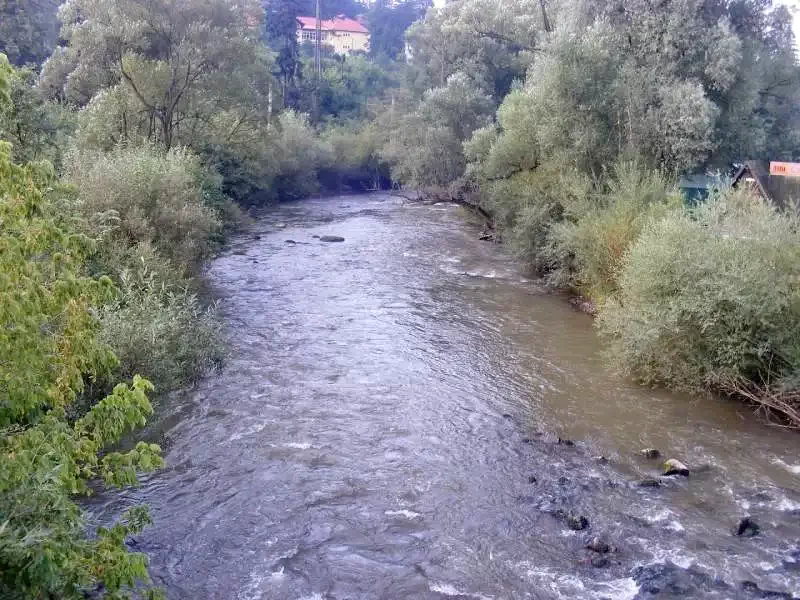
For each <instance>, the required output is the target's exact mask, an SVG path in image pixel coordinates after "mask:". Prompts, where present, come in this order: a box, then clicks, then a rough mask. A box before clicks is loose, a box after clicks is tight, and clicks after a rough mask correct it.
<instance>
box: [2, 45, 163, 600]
mask: <svg viewBox="0 0 800 600" xmlns="http://www.w3.org/2000/svg"><path fill="white" fill-rule="evenodd" d="M4 60H5V57H4V56H3V55H2V54H0V103H1V102H2V91H3V79H4V73H3V64H2V63H3V61H4ZM9 157H10V146H9V145H8V144H7V143H5V142H0V223H2V225H3V226H2V230H0V456H2V460H0V523H1V524H2V525H0V531H1V532H2V535H0V597H2V598H7V599H9V600H17V599H18V600H23V599H27V598H64V599H66V600H79V599H81V598H85V597H87V596H90V595H92V594H93V593H94V592H95V591H97V590H103V592H104V594H105V595H106V596H108V597H114V598H128V597H130V596H132V590H134V589H136V590H137V596H138V595H139V592H141V595H142V596H145V597H153V596H154V594H153V593H151V592H152V590H150V591H149V592H148V591H147V590H145V589H143V586H142V584H146V583H148V582H149V577H148V573H147V557H146V556H145V555H143V554H136V553H130V552H129V551H128V549H127V547H126V545H125V538H126V537H128V536H130V535H134V534H136V533H139V532H140V531H141V530H142V528H143V527H144V526H145V525H147V524H148V523H149V516H148V515H147V511H146V509H145V508H144V507H141V506H137V507H134V508H132V509H131V510H129V511H127V512H126V514H125V515H123V517H122V519H121V520H120V521H119V522H118V523H116V524H115V525H113V526H112V527H111V528H98V530H97V531H96V532H95V535H93V536H91V537H89V536H87V527H86V520H85V516H84V514H83V511H82V510H81V508H80V506H79V505H78V504H77V503H76V502H75V500H74V496H76V495H89V494H91V493H92V490H93V489H94V488H95V485H96V482H97V480H102V481H103V482H104V483H105V485H106V486H109V487H112V486H114V487H122V486H128V485H133V484H135V483H136V479H137V478H136V473H137V471H139V470H144V471H146V470H153V469H155V468H158V467H160V466H162V464H163V461H162V460H161V458H160V455H159V454H160V450H159V448H158V447H157V446H155V445H152V444H147V443H144V442H139V443H138V444H137V445H136V447H135V449H133V450H131V451H130V452H126V453H121V452H116V451H114V446H116V444H117V443H118V442H119V440H120V438H121V437H122V436H123V435H125V434H127V433H128V432H130V431H132V430H134V429H137V428H139V427H141V426H142V425H144V424H145V420H146V419H147V418H148V417H149V416H150V415H151V414H152V407H151V405H150V402H149V400H148V398H147V392H149V391H150V389H151V386H150V384H149V383H148V382H147V381H146V380H144V379H141V378H140V377H138V376H136V377H134V378H133V384H132V386H128V385H125V384H119V385H117V386H115V387H114V389H113V391H112V393H111V394H110V395H109V396H108V397H107V398H104V399H102V400H100V401H99V402H98V403H97V404H95V405H94V406H92V407H91V408H90V409H89V410H88V411H86V412H82V413H80V414H79V415H76V417H75V418H72V419H68V418H67V414H68V411H70V410H71V409H72V405H73V403H74V401H75V399H76V398H77V397H78V396H79V395H80V394H81V392H82V391H83V390H84V385H85V382H86V381H87V380H91V379H93V378H96V377H98V376H102V375H105V374H107V373H108V371H109V369H111V368H112V367H113V365H114V363H115V358H114V355H113V354H112V353H111V351H110V350H109V348H108V347H107V346H106V345H105V344H103V343H102V342H101V341H100V340H99V335H98V334H99V323H98V321H97V318H96V313H97V310H98V309H99V308H100V306H102V304H103V303H104V302H105V301H106V300H107V299H108V297H109V295H111V294H113V286H112V284H111V282H110V281H109V280H108V278H104V279H92V278H89V277H86V276H85V265H84V261H85V259H86V257H87V255H88V254H89V253H90V252H91V251H92V246H93V244H92V243H91V240H89V239H88V238H87V237H86V236H81V235H78V234H77V233H76V232H75V231H74V230H72V229H71V228H70V227H69V220H68V219H67V218H65V217H64V216H63V215H60V214H59V213H58V211H57V210H55V207H54V205H53V204H52V203H51V202H50V199H49V198H48V197H47V195H46V194H45V193H44V192H45V190H47V189H48V188H51V187H52V186H53V184H54V181H53V174H52V168H50V169H49V171H48V170H45V169H41V168H38V167H33V166H26V167H20V166H18V165H15V164H13V163H11V161H10V160H9ZM129 592H131V593H129Z"/></svg>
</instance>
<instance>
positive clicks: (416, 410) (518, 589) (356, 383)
mask: <svg viewBox="0 0 800 600" xmlns="http://www.w3.org/2000/svg"><path fill="white" fill-rule="evenodd" d="M323 235H339V236H343V237H345V238H346V240H345V241H344V242H342V243H324V242H322V241H320V240H319V239H318V238H317V237H314V236H323ZM287 240H292V241H293V242H295V243H291V242H287ZM208 277H209V281H210V283H211V285H212V286H213V287H214V289H215V290H216V292H217V293H218V295H219V297H220V299H221V308H222V311H223V314H224V316H225V319H226V322H227V324H228V328H229V335H230V340H231V346H232V349H231V357H230V360H229V361H228V362H227V364H226V365H225V367H224V368H223V369H222V371H221V372H219V373H216V374H212V375H210V376H209V377H208V378H207V380H206V381H204V382H203V383H201V384H200V385H199V386H197V387H196V388H195V389H193V390H190V391H189V392H187V393H185V394H183V395H180V396H178V397H176V398H174V399H173V401H172V403H171V404H170V405H169V406H166V407H163V410H165V411H166V414H165V416H164V417H163V419H162V423H161V428H162V430H163V434H162V436H161V437H162V440H161V441H162V443H163V445H164V447H165V452H166V459H167V462H168V465H169V466H168V468H167V469H166V470H164V471H162V472H160V473H158V474H155V475H153V476H150V477H149V478H148V479H146V480H145V482H144V484H143V486H142V487H141V488H139V489H137V490H131V491H126V492H125V493H124V494H122V495H117V496H114V497H106V498H103V499H101V500H100V501H99V502H98V503H97V504H95V505H94V509H95V510H96V511H97V512H98V513H102V514H105V515H109V514H112V513H116V512H118V511H119V510H120V509H121V508H124V506H125V505H129V504H132V503H135V502H140V501H145V502H147V503H149V504H150V506H151V509H152V514H153V517H154V519H155V521H156V525H155V526H154V527H153V528H151V529H149V530H148V531H147V532H146V533H145V534H143V535H142V536H141V537H139V538H138V539H137V540H135V542H134V545H135V549H137V550H140V551H144V552H147V553H148V554H149V556H150V559H151V566H152V572H153V576H154V579H155V581H156V582H157V583H159V584H161V585H163V586H164V587H165V589H166V591H167V595H168V597H169V598H186V599H193V600H194V599H206V598H208V599H212V598H213V599H217V598H220V599H231V600H251V599H260V598H263V599H287V600H295V599H338V600H344V599H362V598H363V599H379V598H381V599H395V598H415V599H416V598H420V599H423V598H424V599H428V598H429V599H437V598H439V599H441V598H465V599H466V598H493V599H498V600H499V599H512V598H535V599H540V598H541V599H549V598H614V599H617V598H634V597H639V598H650V597H654V595H658V594H661V595H668V596H669V595H670V594H671V595H673V596H674V597H689V598H707V597H712V598H740V597H741V598H752V597H767V596H764V595H763V593H762V592H760V591H758V590H757V588H756V586H758V588H760V589H761V590H773V591H775V592H783V593H784V595H783V596H769V597H789V595H791V594H800V457H799V456H798V448H800V437H798V436H797V435H796V434H791V433H788V432H785V431H782V430H778V429H775V428H769V427H766V426H764V425H762V424H760V423H759V422H757V421H756V420H755V419H754V418H753V416H752V415H751V414H750V412H749V410H748V409H747V408H746V407H744V406H741V405H739V404H736V403H732V402H727V401H723V400H713V399H708V398H691V397H686V396H679V395H674V394H669V393H666V392H662V391H658V390H649V389H643V388H641V387H638V386H636V385H633V384H631V383H629V382H626V381H625V380H622V379H620V378H619V377H616V376H614V375H613V374H611V373H609V372H608V371H607V369H606V367H605V364H604V361H603V357H602V353H601V347H600V344H599V342H598V340H597V337H596V334H595V332H594V330H593V327H592V320H591V318H590V317H588V316H586V315H583V314H580V313H577V312H575V311H574V310H573V309H572V308H571V307H570V306H569V304H568V303H567V302H565V300H564V299H563V298H561V297H557V296H554V295H551V294H548V293H546V291H545V290H543V289H542V288H541V287H540V286H539V285H538V284H537V283H536V282H535V281H529V280H527V279H525V278H524V277H523V276H522V275H521V273H520V271H519V269H518V266H517V265H516V264H515V263H514V261H513V260H512V259H511V258H510V257H509V256H508V255H507V254H505V252H504V250H503V249H502V247H500V246H497V245H494V244H491V243H486V242H481V241H478V240H477V235H476V229H475V227H474V226H472V225H470V224H469V223H468V222H467V221H466V219H465V215H464V213H463V212H462V210H461V209H460V208H458V207H456V206H452V205H447V204H445V205H434V206H424V205H408V204H403V203H402V202H401V201H400V200H398V199H397V198H394V197H391V196H388V195H381V194H377V195H372V196H362V197H338V198H332V199H325V200H312V201H306V202H303V203H297V204H290V205H283V206H281V207H279V208H278V209H277V210H275V211H271V212H269V213H268V214H266V215H264V216H263V217H262V218H260V219H259V220H258V221H257V223H256V224H255V226H254V227H253V230H252V231H251V232H250V233H249V234H247V235H244V236H242V237H241V238H240V239H239V240H237V241H236V243H235V244H234V246H233V248H232V249H231V251H229V252H227V253H226V254H225V255H223V256H221V257H219V258H218V259H217V260H215V261H214V263H213V264H212V265H211V267H210V270H209V274H208ZM559 438H563V439H564V440H566V439H569V440H573V441H574V444H569V443H559ZM644 447H655V448H658V449H660V450H661V452H662V454H663V457H664V458H670V457H674V458H677V459H680V460H681V461H683V462H684V463H686V464H687V465H688V466H689V467H690V468H691V469H692V471H693V472H692V474H691V475H690V476H689V477H688V478H683V477H672V478H668V479H665V480H663V485H661V486H660V487H641V486H640V485H638V483H637V482H639V481H640V480H642V479H643V478H647V477H655V476H657V475H658V474H659V472H660V468H661V461H658V460H648V459H647V458H645V457H643V456H640V455H639V450H640V449H642V448H644ZM600 455H602V456H603V457H605V458H604V459H601V458H599V456H600ZM570 513H573V515H574V516H578V515H582V516H584V517H586V519H587V520H588V527H587V528H586V529H584V530H582V531H574V530H572V529H570V527H569V526H568V519H567V515H569V514H570ZM745 515H749V516H752V517H753V519H755V521H756V522H757V523H758V524H759V525H760V533H759V534H758V535H757V536H755V537H746V536H742V537H737V536H734V535H733V534H732V530H733V529H734V528H735V527H736V525H737V522H738V520H739V519H740V518H741V517H743V516H745ZM596 536H597V537H600V538H602V539H603V540H604V541H606V542H607V543H608V544H609V545H611V546H613V547H614V548H612V550H613V551H612V552H609V553H607V554H602V555H601V554H598V553H596V552H592V551H590V550H588V549H586V548H585V545H586V543H587V541H589V540H591V539H592V538H594V537H596ZM592 559H594V562H592ZM744 582H754V584H755V585H754V584H751V583H744Z"/></svg>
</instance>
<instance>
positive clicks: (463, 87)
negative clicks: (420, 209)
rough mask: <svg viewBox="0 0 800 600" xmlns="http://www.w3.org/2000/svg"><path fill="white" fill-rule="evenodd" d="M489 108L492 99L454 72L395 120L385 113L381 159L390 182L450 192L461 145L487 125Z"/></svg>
mask: <svg viewBox="0 0 800 600" xmlns="http://www.w3.org/2000/svg"><path fill="white" fill-rule="evenodd" d="M493 108H494V104H493V102H492V99H491V98H490V97H489V96H487V95H486V94H485V93H483V91H482V90H481V88H480V87H479V86H478V85H476V84H475V82H474V81H472V80H471V79H470V77H468V76H467V75H466V74H464V73H456V74H454V75H452V76H451V77H450V78H449V79H448V80H447V84H446V85H445V86H443V87H439V88H435V89H432V90H430V91H429V92H428V93H426V94H425V97H424V99H423V101H422V103H421V104H420V105H419V107H418V108H417V109H416V110H414V111H411V112H409V113H406V114H404V115H401V116H400V117H399V118H397V119H395V117H394V115H393V113H392V112H391V111H390V112H389V113H388V114H387V115H385V118H386V119H387V120H389V123H390V124H389V127H390V134H389V141H388V143H387V144H386V147H385V148H384V152H383V158H384V159H385V160H386V161H387V162H388V163H389V164H390V165H391V167H392V178H393V179H394V180H395V181H396V182H399V183H402V184H403V185H406V186H409V187H412V188H426V189H428V190H429V191H432V192H436V193H443V194H446V195H447V194H451V193H453V191H452V189H451V186H452V184H454V183H456V182H457V181H458V180H459V179H460V178H461V177H462V176H463V175H464V170H465V167H466V159H465V157H464V152H463V143H464V142H465V141H466V140H468V139H469V137H470V136H471V135H472V133H473V132H474V131H476V130H478V129H480V128H481V127H484V126H486V125H487V123H488V121H489V119H490V115H491V111H492V110H493Z"/></svg>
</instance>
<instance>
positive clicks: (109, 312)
mask: <svg viewBox="0 0 800 600" xmlns="http://www.w3.org/2000/svg"><path fill="white" fill-rule="evenodd" d="M137 253H138V255H139V256H140V258H141V262H140V264H139V266H138V268H131V269H126V270H124V271H122V273H120V276H119V279H120V283H119V289H120V293H119V294H118V295H117V297H116V299H115V301H114V302H112V303H110V304H107V305H105V306H104V307H103V309H102V311H101V313H100V321H101V323H102V326H103V331H102V334H101V339H103V340H104V341H105V342H106V343H107V344H108V345H109V346H111V347H112V348H114V353H115V354H116V355H117V357H118V359H119V367H118V368H117V369H116V370H115V375H116V377H118V378H122V379H128V378H130V377H132V376H133V375H134V374H135V373H147V374H148V377H149V378H150V379H151V380H152V381H153V382H154V383H155V384H156V386H157V388H158V389H159V390H163V391H170V390H174V389H178V388H180V387H182V386H184V385H186V384H189V383H192V382H194V381H196V380H197V379H199V378H200V377H201V376H202V375H203V374H204V373H206V372H207V371H208V370H209V369H211V368H213V367H216V366H218V365H219V364H220V363H221V362H222V359H223V357H224V347H225V344H224V341H223V337H224V336H223V332H222V324H221V322H220V320H219V319H218V318H217V315H216V307H215V306H214V305H213V304H212V305H210V306H204V305H203V303H201V302H200V300H199V299H198V297H197V295H196V294H194V293H192V292H191V290H190V285H191V283H190V282H189V281H188V280H182V279H181V278H180V277H179V276H178V274H177V273H174V272H173V277H172V278H170V279H168V280H166V279H165V277H164V276H165V275H166V274H168V273H169V264H166V265H164V264H163V263H161V264H159V262H158V257H157V256H154V255H152V254H148V253H147V249H146V248H138V249H137Z"/></svg>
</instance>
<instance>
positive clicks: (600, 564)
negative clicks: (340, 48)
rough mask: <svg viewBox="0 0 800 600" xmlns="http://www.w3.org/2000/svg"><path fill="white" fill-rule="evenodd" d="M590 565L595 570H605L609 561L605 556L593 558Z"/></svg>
mask: <svg viewBox="0 0 800 600" xmlns="http://www.w3.org/2000/svg"><path fill="white" fill-rule="evenodd" d="M591 563H592V566H593V567H594V568H595V569H605V568H606V567H607V566H608V565H609V563H610V561H609V560H608V558H607V557H605V556H593V557H592V561H591Z"/></svg>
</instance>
